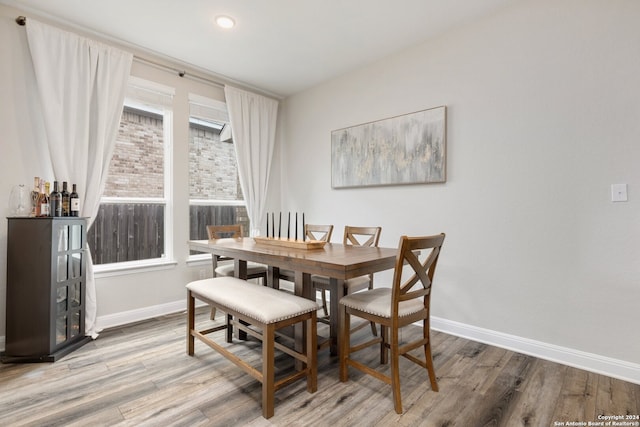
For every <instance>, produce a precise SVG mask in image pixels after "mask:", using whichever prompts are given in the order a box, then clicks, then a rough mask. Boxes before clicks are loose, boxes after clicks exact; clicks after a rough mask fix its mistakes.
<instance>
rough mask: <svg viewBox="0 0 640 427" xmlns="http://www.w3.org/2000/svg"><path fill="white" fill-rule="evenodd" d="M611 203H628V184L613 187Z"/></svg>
mask: <svg viewBox="0 0 640 427" xmlns="http://www.w3.org/2000/svg"><path fill="white" fill-rule="evenodd" d="M611 201H612V202H626V201H627V184H612V185H611Z"/></svg>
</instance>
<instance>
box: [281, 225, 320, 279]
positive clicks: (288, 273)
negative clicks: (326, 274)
mask: <svg viewBox="0 0 640 427" xmlns="http://www.w3.org/2000/svg"><path fill="white" fill-rule="evenodd" d="M332 233H333V225H319V224H305V225H304V235H305V238H306V239H307V240H318V241H322V242H329V241H331V234H332ZM278 277H279V278H280V279H283V280H287V281H289V282H293V281H294V280H295V272H294V271H293V270H280V273H279V276H278Z"/></svg>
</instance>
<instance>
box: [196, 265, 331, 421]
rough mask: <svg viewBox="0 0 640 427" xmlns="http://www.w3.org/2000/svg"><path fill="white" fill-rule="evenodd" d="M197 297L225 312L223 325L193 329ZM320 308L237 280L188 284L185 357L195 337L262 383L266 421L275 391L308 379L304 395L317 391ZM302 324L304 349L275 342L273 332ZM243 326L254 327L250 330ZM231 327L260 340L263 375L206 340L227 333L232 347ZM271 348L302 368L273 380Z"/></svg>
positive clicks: (216, 279) (272, 354) (289, 295)
mask: <svg viewBox="0 0 640 427" xmlns="http://www.w3.org/2000/svg"><path fill="white" fill-rule="evenodd" d="M196 298H197V299H198V300H201V301H204V302H206V303H207V304H209V305H210V306H211V307H215V308H217V309H220V310H222V311H224V312H225V313H227V322H226V324H224V325H220V326H216V327H212V328H209V329H204V330H200V331H198V330H196V329H195V299H196ZM318 309H319V306H318V304H317V303H316V302H315V301H311V300H308V299H306V298H302V297H298V296H295V295H291V294H289V293H286V292H282V291H279V290H276V289H272V288H268V287H264V286H258V285H255V284H251V283H248V282H246V281H245V280H241V279H238V278H235V277H215V278H212V279H205V280H197V281H195V282H191V283H189V284H187V354H189V355H190V356H193V354H194V338H198V339H199V340H200V341H202V342H204V343H205V344H207V345H208V346H209V347H211V348H212V349H214V350H216V351H217V352H219V353H220V354H222V355H223V356H224V357H226V358H227V359H229V360H230V361H231V362H233V363H235V364H236V365H237V366H239V367H240V368H242V369H244V370H245V371H246V372H247V373H248V374H249V375H251V376H252V377H254V378H255V379H257V380H258V381H260V382H261V383H262V415H263V416H264V417H265V418H270V417H272V416H273V413H274V401H275V398H274V394H275V391H276V390H278V389H279V388H281V387H283V386H285V385H287V384H289V383H292V382H293V381H295V380H298V379H301V378H305V377H306V379H307V391H308V392H309V393H313V392H315V391H316V390H317V386H318V364H317V351H318V350H317V335H316V330H317V323H316V321H317V314H316V311H317V310H318ZM242 322H245V323H242ZM300 322H302V323H303V324H304V325H305V329H304V331H305V334H306V342H305V345H304V346H303V347H304V349H302V350H296V349H293V348H290V347H288V346H285V345H283V344H281V343H279V342H276V339H275V338H276V334H275V332H276V331H277V330H279V329H281V328H284V327H287V326H291V325H294V324H297V323H300ZM246 324H249V325H251V326H253V327H252V328H250V327H249V326H247V325H246ZM233 326H236V327H237V328H238V329H239V330H241V331H244V332H246V333H247V334H249V335H251V336H253V337H256V338H258V339H259V340H261V341H262V369H261V370H258V369H256V368H254V367H253V366H251V365H250V364H248V363H247V362H245V361H244V360H242V359H240V358H239V357H237V356H236V355H235V354H234V353H232V352H231V351H229V350H227V349H226V348H224V347H223V346H221V345H220V344H218V343H216V342H214V341H213V340H212V339H211V338H209V337H207V335H208V334H210V333H213V332H216V331H220V330H223V329H226V330H227V334H226V341H227V342H231V341H232V338H233ZM275 349H278V350H280V351H282V352H284V353H286V354H288V355H290V356H292V357H294V358H295V359H296V360H297V361H300V362H301V363H296V364H297V365H299V366H301V367H302V369H301V370H299V371H295V372H293V373H291V374H289V375H287V376H286V377H284V378H281V379H278V381H275V361H274V357H275Z"/></svg>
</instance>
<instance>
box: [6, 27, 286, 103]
mask: <svg viewBox="0 0 640 427" xmlns="http://www.w3.org/2000/svg"><path fill="white" fill-rule="evenodd" d="M16 23H17V24H18V25H20V26H25V25H27V17H26V16H23V15H20V16H18V17H17V18H16ZM133 59H134V60H136V61H138V62H140V63H143V64H146V65H150V66H152V67H155V68H158V69H160V70H163V71H168V72H170V73H175V74H177V75H178V76H180V77H185V78H188V79H190V80H195V81H198V82H200V83H205V84H209V85H212V86H216V87H219V88H224V86H225V80H226V81H228V82H230V83H231V84H237V85H239V86H240V87H247V88H249V89H251V90H253V91H256V92H258V93H260V94H262V95H265V96H268V97H271V98H275V99H278V100H281V99H282V96H280V95H277V94H274V93H271V92H269V91H265V90H262V89H259V88H255V87H252V86H250V85H249V86H248V85H247V84H246V83H242V82H237V81H235V80H233V79H228V78H224V79H218V80H214V79H210V78H207V77H201V76H198V75H196V74H188V73H187V71H186V70H185V69H179V68H176V67H171V66H169V65H165V64H161V63H159V62H155V61H152V60H149V59H146V58H143V57H141V56H138V55H135V54H134V55H133Z"/></svg>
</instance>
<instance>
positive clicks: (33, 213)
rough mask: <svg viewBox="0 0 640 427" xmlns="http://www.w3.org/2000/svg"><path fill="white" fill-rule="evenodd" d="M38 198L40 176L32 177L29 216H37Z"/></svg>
mask: <svg viewBox="0 0 640 427" xmlns="http://www.w3.org/2000/svg"><path fill="white" fill-rule="evenodd" d="M39 199H40V178H38V177H37V176H36V177H35V178H33V190H31V216H38V200H39Z"/></svg>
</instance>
